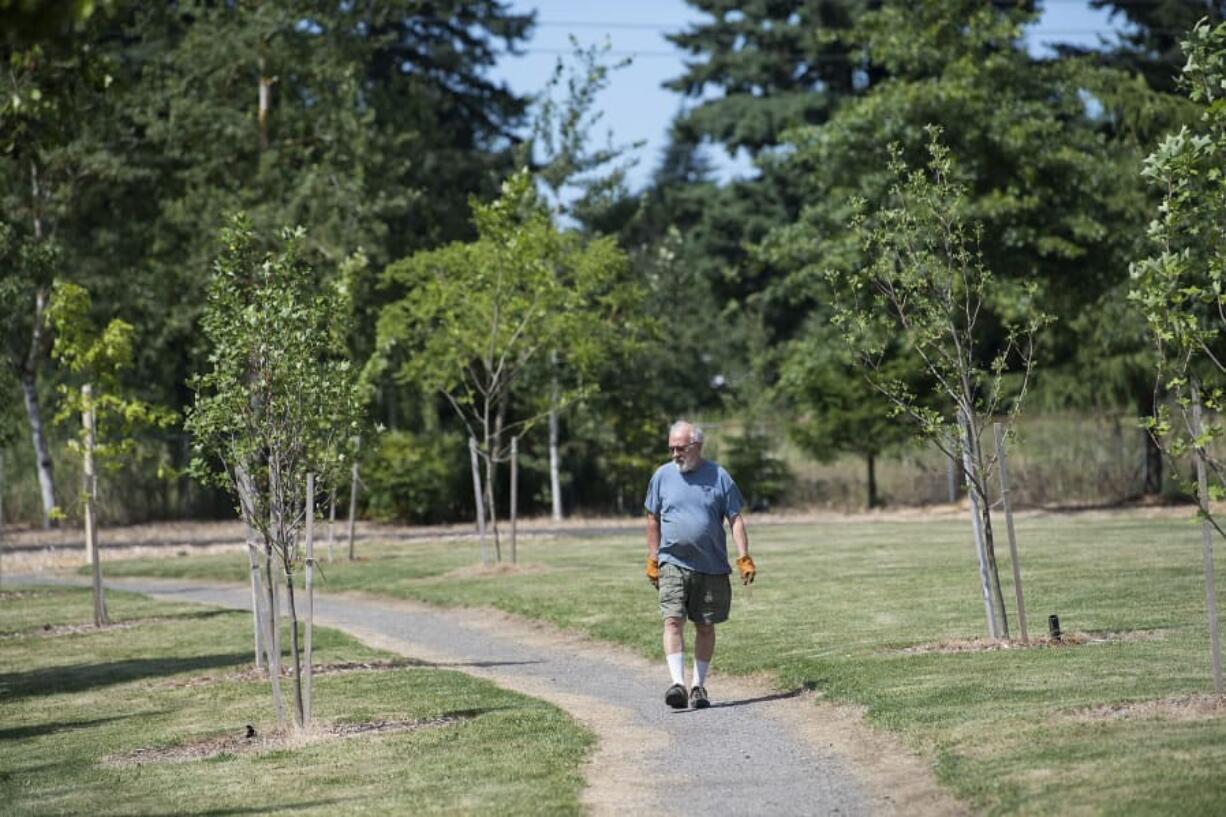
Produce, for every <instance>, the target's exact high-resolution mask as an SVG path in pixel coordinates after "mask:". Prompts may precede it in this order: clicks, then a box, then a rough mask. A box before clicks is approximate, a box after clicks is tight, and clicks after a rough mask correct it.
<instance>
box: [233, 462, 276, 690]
mask: <svg viewBox="0 0 1226 817" xmlns="http://www.w3.org/2000/svg"><path fill="white" fill-rule="evenodd" d="M234 487H235V490H236V491H237V493H238V507H239V512H240V513H241V514H242V516H243V526H244V527H245V528H246V533H247V563H248V569H249V572H250V577H251V623H252V628H253V629H254V630H255V667H256V669H264V668H265V667H266V666H269V665H271V661H268V662H266V661H265V660H264V659H265V654H266V653H267V652H268V640H267V638H266V637H265V631H266V623H265V620H264V619H265V612H266V611H265V610H264V604H263V601H262V598H261V595H262V594H261V593H260V555H259V550H258V549H257V547H256V544H255V524H254V523H255V495H254V492H255V486H253V485H252V484H251V475H250V474H249V473H248V471H247V469H246V468H244V467H243V466H241V465H236V466H234Z"/></svg>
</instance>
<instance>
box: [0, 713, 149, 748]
mask: <svg viewBox="0 0 1226 817" xmlns="http://www.w3.org/2000/svg"><path fill="white" fill-rule="evenodd" d="M164 712H165V710H159V711H157V712H133V713H132V714H130V715H115V716H113V717H110V718H92V719H90V720H87V721H49V722H47V723H34V724H30V725H29V726H14V727H13V728H11V729H0V741H3V740H24V739H25V738H35V737H39V736H40V735H51V734H54V733H56V732H68V731H70V730H73V729H88V728H89V727H91V726H99V725H101V724H104V723H112V722H114V721H122V720H127V719H128V718H135V717H142V716H144V715H160V714H163V713H164Z"/></svg>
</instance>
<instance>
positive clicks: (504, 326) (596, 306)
mask: <svg viewBox="0 0 1226 817" xmlns="http://www.w3.org/2000/svg"><path fill="white" fill-rule="evenodd" d="M473 211H474V214H473V220H474V223H475V224H476V227H477V234H478V238H477V240H476V241H473V242H469V243H454V244H450V245H448V246H446V247H443V248H441V249H438V250H431V251H428V252H422V253H418V254H416V255H414V256H412V257H410V258H408V259H405V260H404V261H401V262H398V263H396V264H393V265H392V266H390V267H388V268H387V270H386V271H385V272H384V276H383V280H384V283H385V285H387V286H389V287H396V288H397V289H398V290H400V291H401V292H403V293H404V294H403V296H401V297H400V298H399V299H398V300H395V301H393V302H392V303H390V304H388V306H386V307H384V309H383V310H382V312H381V314H380V316H379V325H378V338H379V342H378V347H379V355H378V356H377V357H376V358H375V359H374V360H373V361H372V364H371V367H370V369H369V371H370V372H371V373H372V374H373V373H377V372H379V371H380V370H381V369H382V368H383V367H387V366H390V365H393V364H394V365H395V369H394V374H395V376H396V377H397V378H399V379H402V380H404V381H409V382H414V383H418V384H420V385H421V386H423V387H424V388H425V389H427V390H431V391H434V390H437V391H439V392H442V393H443V394H444V395H446V397H447V399H448V400H449V401H450V402H451V404H452V406H453V407H454V408H455V409H456V411H457V413H458V414H459V416H460V417H461V418H462V419H463V420H464V422H465V424H466V425H467V427H468V429H469V432H470V434H474V435H476V434H477V430H478V429H479V430H480V432H481V433H480V435H479V436H480V438H481V442H482V445H483V446H484V448H485V450H486V451H487V452H489V454H492V455H493V456H496V457H501V456H502V455H503V452H501V451H500V450H498V440H497V439H494V436H495V435H494V430H495V429H494V420H495V418H496V417H498V416H499V415H500V413H502V415H503V416H505V412H506V411H507V410H508V409H509V408H510V407H511V396H512V394H513V392H514V389H515V386H516V384H517V379H518V378H520V377H521V375H523V374H524V373H525V371H526V370H528V369H529V367H531V366H532V365H534V364H538V363H539V362H540V361H541V359H542V358H543V356H544V355H545V354H546V353H548V352H549V351H550V350H554V349H556V350H558V353H559V360H560V363H561V367H562V370H563V371H564V372H569V375H570V376H569V377H568V378H567V381H568V383H567V388H566V390H565V392H564V393H563V394H562V396H561V400H560V402H561V403H562V404H565V403H568V402H572V401H573V400H574V399H576V398H577V397H579V396H580V395H582V394H583V393H585V392H586V391H587V390H588V389H589V388H590V385H589V382H588V381H587V377H588V376H589V375H590V374H591V373H592V372H593V371H594V370H595V369H596V368H597V367H598V366H599V365H600V364H601V362H602V361H603V360H605V359H606V358H607V356H608V355H609V354H610V352H611V350H612V349H614V348H616V347H617V346H619V345H620V344H622V343H624V342H625V340H626V336H625V332H624V330H623V327H622V326H621V325H620V324H619V322H620V321H621V320H629V319H632V318H633V315H634V309H635V305H636V304H637V303H638V298H639V293H638V291H637V289H636V288H634V287H633V286H631V285H629V284H628V283H627V282H626V280H625V276H626V272H627V267H626V258H625V255H624V254H623V253H622V252H621V251H620V250H618V249H617V247H616V245H615V244H614V243H613V242H612V241H611V240H609V239H596V240H592V241H588V242H584V241H582V240H581V239H580V238H579V237H577V236H574V235H563V234H561V233H559V232H558V230H557V229H556V228H555V227H554V226H553V224H552V223H551V221H550V218H549V214H548V213H547V212H546V211H545V210H544V208H543V207H541V205H540V203H539V202H538V200H537V198H536V195H535V193H534V191H533V189H532V180H531V177H530V176H529V175H528V174H527V173H526V172H521V173H518V174H516V175H515V176H513V177H512V178H511V179H510V180H508V181H507V183H506V184H505V185H504V186H503V193H502V196H501V197H500V198H499V199H498V200H496V201H494V202H492V203H489V204H482V203H479V202H474V203H473ZM546 402H547V401H546V400H545V399H544V396H543V395H539V396H537V398H536V399H533V398H532V397H531V396H525V399H524V405H525V406H526V407H527V408H526V410H525V412H524V416H521V417H519V418H508V419H507V422H506V423H505V424H503V425H502V426H501V428H500V432H499V435H498V436H499V437H501V436H502V435H503V434H506V433H510V432H511V430H512V429H514V428H517V427H520V428H522V427H525V426H529V425H531V424H532V423H533V422H535V421H536V420H537V419H539V417H540V416H541V415H542V413H543V412H544V411H546V410H547V407H546V405H545V403H546ZM491 445H492V446H493V447H491Z"/></svg>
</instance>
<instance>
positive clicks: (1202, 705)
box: [1066, 694, 1226, 721]
mask: <svg viewBox="0 0 1226 817" xmlns="http://www.w3.org/2000/svg"><path fill="white" fill-rule="evenodd" d="M1066 717H1071V718H1073V719H1075V720H1081V721H1117V720H1126V719H1132V720H1157V721H1200V720H1206V719H1208V718H1221V717H1226V695H1210V694H1198V695H1179V696H1172V697H1168V698H1158V699H1155V700H1152V701H1131V702H1124V703H1112V704H1103V705H1101V706H1091V707H1086V708H1083V709H1076V710H1073V711H1072V712H1069V713H1067V715H1066Z"/></svg>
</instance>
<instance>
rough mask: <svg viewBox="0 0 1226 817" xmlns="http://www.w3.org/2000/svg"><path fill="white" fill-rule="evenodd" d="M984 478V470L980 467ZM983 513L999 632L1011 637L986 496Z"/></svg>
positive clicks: (984, 543) (981, 475) (1005, 636)
mask: <svg viewBox="0 0 1226 817" xmlns="http://www.w3.org/2000/svg"><path fill="white" fill-rule="evenodd" d="M979 476H980V478H981V479H982V478H983V470H982V469H979ZM980 510H981V512H982V513H983V546H984V550H985V551H987V555H988V575H990V576H991V577H992V604H993V606H994V607H995V609H996V621H997V632H998V633H999V637H1000V638H1004V639H1008V638H1009V613H1008V610H1006V609H1005V594H1004V593H1003V592H1002V591H1001V589H1000V569H999V568H998V567H997V565H996V542H995V538H994V536H993V533H992V508H991V505H990V504H989V503H988V500H987V498H986V497H984V498H983V505H982V506H981V508H980Z"/></svg>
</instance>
